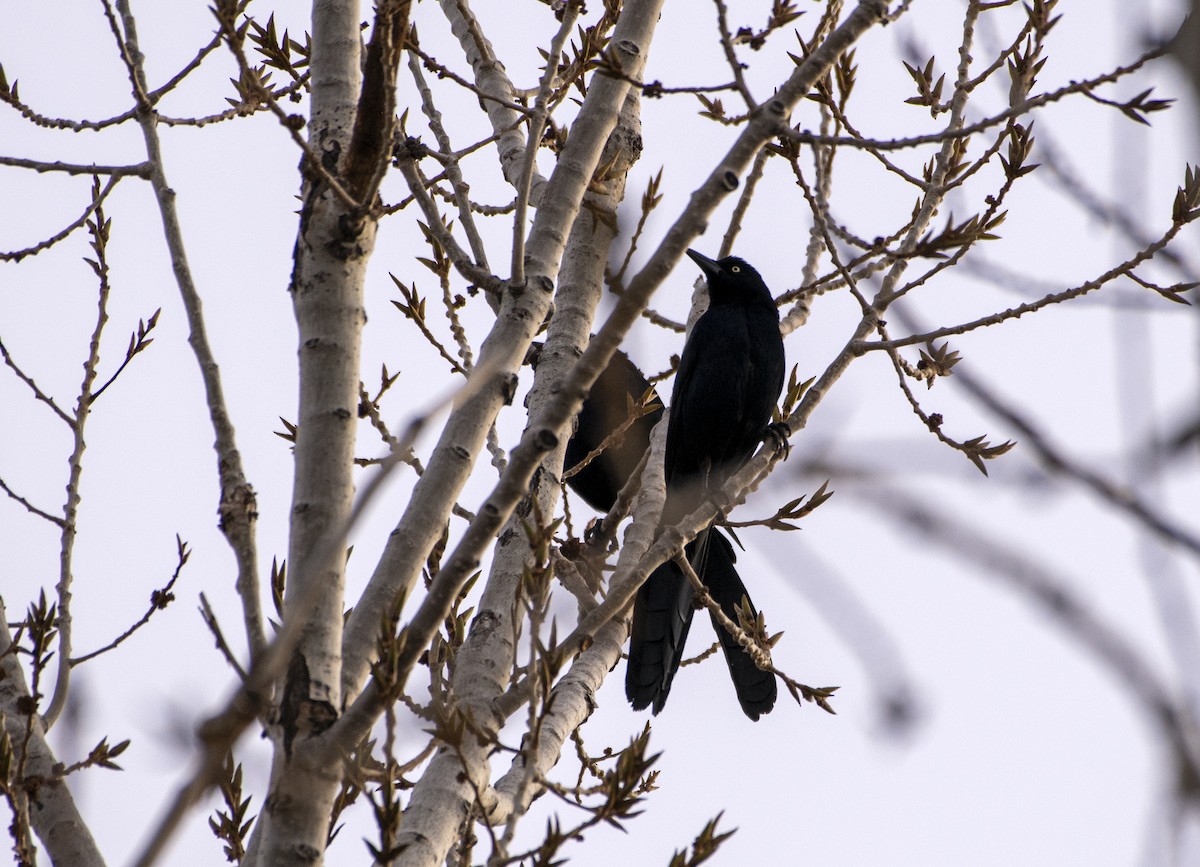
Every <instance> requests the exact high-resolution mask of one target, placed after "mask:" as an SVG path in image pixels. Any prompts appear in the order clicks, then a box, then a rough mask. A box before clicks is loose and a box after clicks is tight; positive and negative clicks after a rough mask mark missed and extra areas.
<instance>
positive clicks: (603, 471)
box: [563, 352, 663, 512]
mask: <svg viewBox="0 0 1200 867" xmlns="http://www.w3.org/2000/svg"><path fill="white" fill-rule="evenodd" d="M650 388H651V386H650V383H649V382H648V381H647V380H646V377H644V376H643V375H642V372H641V371H640V370H638V369H637V366H636V365H635V364H634V363H633V362H632V361H630V360H629V356H628V355H626V354H625V353H624V352H617V353H615V354H614V355H613V357H612V358H611V359H609V362H608V366H607V367H605V368H604V370H603V371H601V373H600V376H599V377H597V379H596V382H595V383H594V384H593V385H592V390H591V391H590V392H589V393H588V398H587V400H585V401H584V402H583V408H582V409H580V410H579V420H578V422H577V423H576V425H575V433H574V434H573V435H572V436H571V439H570V440H568V441H567V450H566V454H565V455H564V456H563V469H564V470H567V471H570V470H571V469H573V468H574V467H575V466H576V465H577V464H579V463H580V462H581V461H583V460H584V459H585V458H586V457H587V456H588V455H589V454H591V453H592V452H593V451H595V450H596V449H598V448H600V446H601V444H602V443H603V442H604V441H605V440H606V439H607V438H608V436H609V435H610V434H611V433H613V431H615V430H616V429H617V428H619V427H620V426H621V425H623V424H625V423H626V422H628V421H629V420H630V416H631V414H632V413H631V411H630V410H631V407H633V406H637V404H638V402H639V401H640V400H641V399H642V398H643V397H644V396H645V394H646V392H647V391H650ZM651 404H652V406H651V407H650V409H649V410H648V411H647V412H646V414H645V415H642V416H639V417H638V418H636V419H633V421H632V422H630V424H629V427H628V428H627V429H626V430H625V433H624V435H623V436H622V437H621V438H620V441H619V442H617V443H615V444H613V445H610V446H609V447H607V448H605V450H604V451H602V452H601V453H600V454H599V455H597V456H596V457H595V458H593V459H592V460H591V462H589V463H588V464H587V466H585V467H583V468H582V469H580V470H579V471H578V472H576V473H575V474H574V475H573V476H571V477H570V478H569V479H567V484H568V485H570V486H571V489H572V490H573V491H575V493H577V494H579V496H581V497H583V499H584V500H585V501H586V502H587V504H588V505H589V506H591V507H592V508H593V509H595V510H597V511H599V512H608V511H610V510H611V509H612V507H613V506H614V505H615V504H616V502H617V495H618V494H619V493H621V489H622V488H623V487H625V483H626V482H627V481H629V477H630V476H632V475H633V473H634V471H635V470H636V469H637V467H638V464H639V463H641V460H642V456H643V455H644V454H645V453H646V449H647V448H649V447H650V432H651V431H652V430H654V426H655V425H656V424H658V422H659V420H660V419H661V418H662V414H663V405H662V401H661V400H659V399H658V394H657V393H655V394H654V396H653V398H652V399H651Z"/></svg>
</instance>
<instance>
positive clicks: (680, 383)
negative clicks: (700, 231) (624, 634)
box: [625, 250, 785, 720]
mask: <svg viewBox="0 0 1200 867" xmlns="http://www.w3.org/2000/svg"><path fill="white" fill-rule="evenodd" d="M687 252H688V256H690V257H691V259H692V261H694V262H695V263H696V264H697V265H699V266H700V270H701V271H703V272H704V276H705V277H706V278H707V283H708V296H709V306H708V310H706V311H705V313H704V315H702V316H701V317H700V318H699V319H698V320H697V321H696V324H695V326H693V328H692V333H691V335H690V336H689V337H688V340H687V343H686V344H685V345H684V347H683V355H682V357H681V358H680V361H679V370H678V371H677V372H676V374H675V386H674V388H673V390H672V392H671V416H670V421H669V423H668V426H667V445H666V456H665V461H664V473H665V477H666V484H667V502H666V505H665V506H664V508H663V515H662V521H661V523H662V525H663V526H670V525H672V524H675V523H678V522H679V521H680V520H682V519H683V518H684V517H686V516H687V515H688V514H689V513H691V512H692V511H694V510H695V509H696V508H697V507H698V506H699V504H700V502H701V500H702V499H703V497H704V496H705V495H706V493H707V492H709V491H714V490H716V489H719V488H720V487H721V486H722V485H724V483H725V482H726V480H728V478H729V477H730V476H731V475H733V474H734V473H736V472H737V470H738V469H740V468H741V466H742V465H743V464H744V463H745V462H746V461H747V460H748V459H749V457H750V456H751V455H752V454H753V453H754V450H755V448H756V447H757V445H758V444H759V443H760V442H761V441H762V440H763V438H764V437H765V436H767V434H768V425H769V423H770V421H771V410H772V409H773V408H774V406H775V403H776V401H777V400H778V398H779V393H780V392H781V391H782V390H783V380H784V373H785V370H784V368H785V361H784V354H783V338H782V336H781V334H780V331H779V311H778V309H777V308H776V307H775V301H774V299H773V298H772V297H771V292H770V290H769V289H768V288H767V286H766V284H765V283H763V280H762V277H760V276H759V274H758V272H757V271H755V270H754V268H753V267H751V266H750V265H748V264H747V263H746V262H745V261H743V260H742V259H739V258H737V257H736V256H730V257H727V258H725V259H721V260H720V261H713V260H712V259H709V258H707V257H705V256H702V255H700V254H699V253H697V252H695V251H694V250H688V251H687ZM687 556H688V559H689V561H690V562H691V563H692V565H693V568H694V569H695V570H696V574H697V575H699V576H700V577H701V579H702V581H703V582H704V585H705V587H706V588H707V589H708V591H709V593H710V594H711V595H712V597H713V599H714V600H715V601H716V602H717V604H719V605H720V606H721V609H722V611H724V613H725V614H726V616H728V617H729V618H730V619H732V620H733V621H734V622H735V623H736V622H737V612H736V610H735V606H736V605H737V604H738V603H740V602H741V600H742V598H743V596H746V588H745V586H744V585H743V584H742V581H741V578H740V577H739V576H738V573H737V570H736V569H735V568H734V566H733V562H734V556H733V548H732V546H731V545H730V544H729V542H728V540H726V539H725V538H724V537H723V536H722V535H720V534H719V533H716V532H713V531H711V530H705V531H703V532H702V533H700V534H699V535H697V537H696V539H695V541H693V542H692V543H691V544H690V545H688V546H687ZM748 598H749V597H748V596H747V599H748ZM693 602H694V591H693V589H692V585H691V583H690V582H689V581H688V580H687V578H686V577H685V576H684V575H683V573H682V571H681V570H680V569H679V567H678V566H677V565H675V564H674V563H673V562H667V563H664V564H662V565H661V566H660V567H658V568H657V569H656V570H655V571H654V572H653V573H652V574H651V575H650V577H649V578H647V580H646V582H645V583H644V584H643V585H642V587H641V589H639V591H638V596H637V600H636V601H635V603H634V608H633V627H632V631H631V637H630V643H629V666H628V668H627V669H626V674H625V695H626V697H627V698H628V699H629V701H630V702H631V703H632V704H633V707H634V709H635V710H641V709H642V708H645V707H648V706H650V705H653V710H654V713H658V712H659V711H661V710H662V709H663V705H664V704H666V701H667V694H668V692H669V691H670V689H671V681H672V679H673V678H674V677H675V672H676V671H677V670H678V668H679V664H680V662H681V661H682V659H683V646H684V642H685V641H686V640H687V633H688V629H689V627H690V626H691V622H692V614H693V612H694V607H693ZM713 625H714V627H715V628H716V630H717V634H718V635H720V637H721V644H722V647H723V648H724V651H725V660H726V662H727V664H728V665H729V673H730V676H731V677H732V678H733V683H734V687H735V689H736V690H737V694H738V701H739V703H740V704H741V706H742V710H743V711H744V712H745V714H746V715H747V716H748V717H750V718H751V719H754V720H757V719H758V718H759V716H761V715H762V714H764V713H767V712H769V711H770V710H771V708H772V707H774V705H775V698H776V692H777V690H776V684H775V678H774V676H773V675H771V674H770V673H769V672H764V671H761V670H760V669H759V668H758V667H757V666H756V665H755V664H754V662H753V660H752V659H751V658H750V656H749V654H747V653H746V651H745V650H744V649H743V648H742V647H740V646H739V645H738V644H737V642H736V640H734V639H733V638H732V636H730V635H729V634H728V632H727V630H726V629H725V628H724V627H723V626H721V625H720V624H719V623H716V622H715V621H714V624H713Z"/></svg>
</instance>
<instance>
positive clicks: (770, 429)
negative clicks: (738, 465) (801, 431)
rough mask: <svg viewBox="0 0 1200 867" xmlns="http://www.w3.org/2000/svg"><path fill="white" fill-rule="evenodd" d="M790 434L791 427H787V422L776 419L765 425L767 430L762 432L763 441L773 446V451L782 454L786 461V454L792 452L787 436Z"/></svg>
mask: <svg viewBox="0 0 1200 867" xmlns="http://www.w3.org/2000/svg"><path fill="white" fill-rule="evenodd" d="M791 435H792V429H791V428H790V427H788V425H787V422H782V421H776V422H772V423H771V424H769V425H767V430H766V432H765V433H764V434H763V442H764V443H765V442H769V443H771V444H772V445H773V446H775V453H776V454H777V455H778V454H782V455H783V459H784V460H785V461H786V460H787V459H788V455H790V454H791V453H792V445H791V443H789V442H788V437H790V436H791Z"/></svg>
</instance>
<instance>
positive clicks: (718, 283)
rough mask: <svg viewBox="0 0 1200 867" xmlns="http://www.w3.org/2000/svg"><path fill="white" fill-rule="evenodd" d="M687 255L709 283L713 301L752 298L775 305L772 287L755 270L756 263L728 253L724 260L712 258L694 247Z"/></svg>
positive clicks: (744, 301)
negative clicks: (753, 263) (698, 251)
mask: <svg viewBox="0 0 1200 867" xmlns="http://www.w3.org/2000/svg"><path fill="white" fill-rule="evenodd" d="M687 254H688V258H690V259H691V260H692V261H693V262H695V263H696V264H697V265H699V266H700V270H701V271H703V272H704V277H705V279H706V280H707V282H708V299H709V303H710V304H727V303H730V302H738V303H742V304H745V303H746V302H747V301H750V300H752V299H753V300H759V301H764V302H766V303H768V304H770V305H772V306H774V304H775V302H774V300H773V299H772V298H771V290H770V289H768V288H767V284H766V283H764V282H763V278H762V277H761V276H760V275H759V273H758V272H757V271H756V270H754V266H753V265H751V264H750V263H749V262H747V261H746V260H745V259H739V258H738V257H737V256H726V257H725V258H724V259H710V258H708V257H707V256H704V255H702V254H700V253H697V252H696V251H695V250H688V251H687Z"/></svg>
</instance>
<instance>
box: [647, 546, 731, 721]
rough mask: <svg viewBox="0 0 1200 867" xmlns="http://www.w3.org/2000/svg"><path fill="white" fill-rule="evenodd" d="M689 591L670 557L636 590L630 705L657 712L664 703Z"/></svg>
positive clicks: (679, 655) (687, 622)
mask: <svg viewBox="0 0 1200 867" xmlns="http://www.w3.org/2000/svg"><path fill="white" fill-rule="evenodd" d="M695 595H696V594H695V591H694V590H693V589H692V584H691V582H690V581H688V580H687V577H686V576H685V575H684V574H683V572H682V571H680V569H679V567H678V566H676V565H675V564H674V563H673V562H671V561H667V562H666V563H663V564H662V565H661V566H659V567H658V568H657V569H655V570H654V571H653V572H652V573H650V577H649V578H647V579H646V581H645V583H644V584H642V586H641V587H640V588H639V589H638V595H637V600H636V601H635V602H634V603H633V625H632V627H631V629H630V637H629V664H628V665H627V666H626V668H625V697H626V698H628V699H629V701H630V703H631V704H632V705H633V707H634V710H642V709H644V708H646V707H649V706H651V705H653V706H654V713H658V712H659V711H661V710H662V709H663V705H665V704H666V703H667V693H668V692H670V691H671V681H672V680H673V679H674V678H675V672H676V671H677V670H678V669H679V663H680V662H681V661H682V659H683V645H684V643H685V642H686V641H687V634H688V628H689V627H690V626H691V625H692V612H693V610H694V609H693V607H692V602H693V600H694V599H695ZM752 664H753V663H752Z"/></svg>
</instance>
